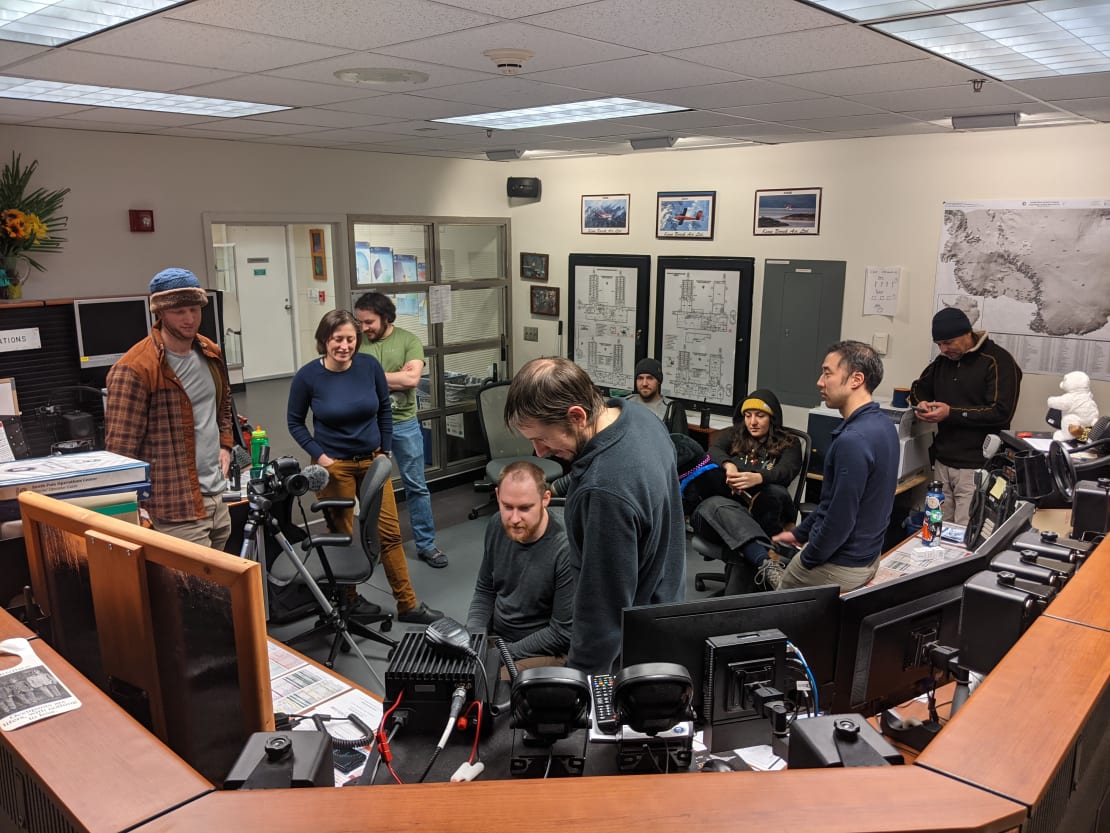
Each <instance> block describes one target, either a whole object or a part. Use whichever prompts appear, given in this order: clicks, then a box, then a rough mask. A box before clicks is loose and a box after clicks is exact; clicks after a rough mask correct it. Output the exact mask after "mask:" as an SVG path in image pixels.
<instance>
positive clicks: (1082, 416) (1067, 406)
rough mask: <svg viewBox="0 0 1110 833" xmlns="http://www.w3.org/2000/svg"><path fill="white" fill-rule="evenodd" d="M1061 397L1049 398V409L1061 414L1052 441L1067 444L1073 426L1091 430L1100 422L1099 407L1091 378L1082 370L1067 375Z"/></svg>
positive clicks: (1063, 380) (1061, 383)
mask: <svg viewBox="0 0 1110 833" xmlns="http://www.w3.org/2000/svg"><path fill="white" fill-rule="evenodd" d="M1060 390H1062V391H1063V393H1062V394H1060V395H1059V396H1050V397H1048V407H1049V408H1050V409H1051V408H1055V409H1056V410H1058V411H1059V412H1060V415H1061V418H1060V427H1059V428H1058V429H1057V430H1056V433H1055V434H1053V435H1052V439H1054V440H1059V441H1060V442H1066V441H1068V440H1070V439H1072V435H1071V432H1070V431H1069V430H1068V429H1069V428H1071V426H1073V425H1077V426H1079V427H1080V428H1090V427H1091V426H1092V425H1094V424H1095V423H1096V422H1097V421H1098V417H1099V411H1098V405H1096V404H1095V398H1094V396H1093V395H1092V394H1091V377H1089V376H1088V375H1087V374H1086V373H1084V372H1083V371H1082V370H1073V371H1072V372H1071V373H1068V374H1065V375H1064V378H1063V379H1062V380H1061V382H1060Z"/></svg>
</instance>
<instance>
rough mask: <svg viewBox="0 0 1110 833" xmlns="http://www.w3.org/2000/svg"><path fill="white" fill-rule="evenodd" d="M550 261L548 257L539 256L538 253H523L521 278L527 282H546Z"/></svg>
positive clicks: (521, 255)
mask: <svg viewBox="0 0 1110 833" xmlns="http://www.w3.org/2000/svg"><path fill="white" fill-rule="evenodd" d="M548 261H549V258H548V256H547V255H541V254H537V253H536V252H521V253H520V277H522V278H523V279H524V280H526V281H546V280H547V264H548Z"/></svg>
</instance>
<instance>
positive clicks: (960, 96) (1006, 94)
mask: <svg viewBox="0 0 1110 833" xmlns="http://www.w3.org/2000/svg"><path fill="white" fill-rule="evenodd" d="M851 98H852V100H853V101H859V102H862V103H863V104H870V105H871V106H873V107H881V108H882V109H884V110H892V111H894V112H896V113H904V112H906V111H908V110H933V109H956V108H961V107H963V108H977V109H979V110H980V112H984V113H985V112H990V108H997V107H1000V106H1003V105H1011V104H1013V105H1018V104H1024V103H1026V102H1029V101H1031V99H1030V98H1029V96H1026V95H1022V94H1021V93H1019V92H1017V91H1015V90H1013V89H1010V88H1009V87H1007V86H1006V85H1005V84H995V83H990V82H988V83H986V84H984V85H983V89H982V90H980V91H979V92H975V91H974V90H973V89H972V87H971V83H970V82H968V83H964V84H957V85H953V86H949V87H929V88H927V89H923V90H899V91H897V92H889V93H861V94H860V95H854V96H851ZM982 108H987V109H982ZM994 112H998V111H997V110H994Z"/></svg>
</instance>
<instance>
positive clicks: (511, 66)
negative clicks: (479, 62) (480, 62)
mask: <svg viewBox="0 0 1110 833" xmlns="http://www.w3.org/2000/svg"><path fill="white" fill-rule="evenodd" d="M482 54H483V55H485V56H486V57H487V58H489V59H490V60H491V61H493V62H494V63H495V64H497V71H498V72H500V73H501V74H502V75H516V74H517V73H518V72H520V70H521V68H522V67H523V66H524V62H525V61H527V60H528V59H529V58H531V57H532V56H534V55H535V54H536V53H535V52H531V51H529V50H527V49H487V50H486V51H485V52H483V53H482Z"/></svg>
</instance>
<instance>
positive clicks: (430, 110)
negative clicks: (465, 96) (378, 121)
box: [329, 95, 487, 119]
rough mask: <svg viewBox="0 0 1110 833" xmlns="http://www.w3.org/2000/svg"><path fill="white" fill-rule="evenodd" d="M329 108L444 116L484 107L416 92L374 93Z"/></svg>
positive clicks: (404, 116) (388, 115)
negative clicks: (405, 93)
mask: <svg viewBox="0 0 1110 833" xmlns="http://www.w3.org/2000/svg"><path fill="white" fill-rule="evenodd" d="M329 108H330V109H335V110H344V111H346V112H349V113H366V114H369V115H372V116H378V117H382V118H390V119H444V118H449V117H451V116H470V115H474V114H475V113H481V112H484V111H485V110H486V109H487V108H485V107H481V106H479V105H477V104H456V103H455V102H453V101H444V100H442V99H438V98H428V97H427V96H420V95H376V96H372V97H371V98H364V99H362V100H360V101H342V102H340V103H338V104H333V105H329Z"/></svg>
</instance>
